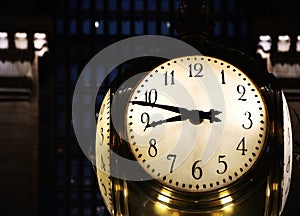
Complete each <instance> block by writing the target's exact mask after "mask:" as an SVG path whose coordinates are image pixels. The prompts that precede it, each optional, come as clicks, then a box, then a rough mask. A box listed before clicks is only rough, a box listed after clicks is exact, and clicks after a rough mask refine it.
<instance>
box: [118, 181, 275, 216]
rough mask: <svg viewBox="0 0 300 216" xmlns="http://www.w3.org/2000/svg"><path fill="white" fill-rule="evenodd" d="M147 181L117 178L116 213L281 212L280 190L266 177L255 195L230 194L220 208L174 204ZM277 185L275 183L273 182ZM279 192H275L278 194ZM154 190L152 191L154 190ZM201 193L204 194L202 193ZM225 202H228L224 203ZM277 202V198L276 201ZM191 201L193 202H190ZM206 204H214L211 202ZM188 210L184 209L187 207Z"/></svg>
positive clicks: (207, 215) (213, 215) (208, 215)
mask: <svg viewBox="0 0 300 216" xmlns="http://www.w3.org/2000/svg"><path fill="white" fill-rule="evenodd" d="M146 185H147V183H146V184H145V182H127V181H123V180H115V181H114V187H113V188H114V201H115V202H114V207H115V211H114V215H116V216H121V215H122V216H141V215H143V216H156V215H157V216H161V215H162V216H163V215H168V216H196V215H201V216H239V215H240V216H257V215H258V216H260V215H278V214H276V213H274V209H276V205H275V206H274V201H275V200H276V197H277V196H276V194H277V193H276V191H274V188H271V185H272V184H271V183H270V182H269V181H268V180H266V181H265V182H264V183H263V184H262V185H261V186H260V187H258V188H254V189H253V191H252V192H251V194H250V195H249V194H248V195H247V196H244V195H243V194H241V197H243V196H244V198H242V199H240V200H238V199H237V200H238V201H236V199H235V201H232V198H231V197H230V196H227V197H225V198H223V199H221V200H220V201H221V205H219V206H218V207H212V206H211V207H208V208H205V209H204V208H201V207H199V208H197V205H198V204H197V203H194V204H192V205H194V206H195V208H193V209H188V208H185V209H184V207H185V206H181V207H180V208H179V207H178V206H174V205H172V204H171V203H170V197H169V198H168V197H166V196H163V195H162V194H159V193H155V192H156V191H152V192H153V194H156V195H150V194H148V192H149V191H151V188H147V186H146ZM273 185H274V184H273ZM274 192H275V193H274ZM150 193H151V192H150ZM199 196H201V195H199ZM222 202H223V203H224V204H222ZM275 203H276V201H275ZM189 204H191V203H189ZM206 205H208V206H209V205H210V204H209V203H207V204H206ZM183 209H184V210H183Z"/></svg>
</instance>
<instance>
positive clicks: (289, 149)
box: [280, 93, 293, 213]
mask: <svg viewBox="0 0 300 216" xmlns="http://www.w3.org/2000/svg"><path fill="white" fill-rule="evenodd" d="M282 102H283V104H282V105H283V136H284V140H283V142H284V164H283V181H282V191H281V196H282V197H281V199H282V201H281V209H280V213H281V212H282V211H283V208H284V206H285V203H286V200H287V197H288V193H289V189H290V183H291V178H292V163H293V139H292V125H291V118H290V112H289V108H288V104H287V101H286V98H285V96H284V94H283V93H282Z"/></svg>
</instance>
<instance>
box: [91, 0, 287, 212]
mask: <svg viewBox="0 0 300 216" xmlns="http://www.w3.org/2000/svg"><path fill="white" fill-rule="evenodd" d="M195 5H196V6H195ZM199 11H200V15H199V14H198V12H199ZM195 19H197V20H201V21H202V22H193V21H194V20H195ZM177 26H179V27H178V28H177V30H179V32H178V33H179V36H180V37H181V39H182V40H183V41H184V42H186V43H188V44H189V45H191V46H193V47H194V48H195V49H197V50H199V52H201V54H202V55H200V54H199V55H192V54H191V55H187V56H178V57H175V58H172V59H168V60H163V61H162V60H161V59H160V60H159V61H154V60H153V59H152V60H149V59H146V58H143V59H137V64H134V63H132V62H131V63H130V65H131V66H130V67H129V69H128V71H129V73H124V76H123V77H122V76H119V77H116V79H115V80H114V82H113V84H112V85H111V86H110V90H109V93H107V95H106V96H105V99H104V102H102V105H101V108H100V112H99V116H98V125H97V139H96V154H97V155H96V161H97V168H98V172H97V176H98V181H99V187H100V191H101V194H103V199H104V201H105V203H106V205H107V206H108V209H109V211H110V213H111V214H113V215H130V216H135V215H137V216H140V215H149V216H153V215H183V216H192V215H205V216H208V215H225V216H227V215H278V214H280V212H282V210H283V206H284V202H285V200H286V197H287V193H288V187H289V181H290V172H287V170H289V169H290V168H291V163H290V162H291V159H290V160H289V159H288V157H286V155H291V149H290V146H288V147H286V146H287V145H288V143H290V142H291V136H290V135H291V130H290V120H289V117H288V109H287V107H286V104H284V103H283V101H284V99H283V98H284V96H283V95H282V92H281V89H280V87H279V85H278V84H277V81H276V79H275V78H274V76H273V75H271V74H270V73H268V72H267V70H266V68H264V67H262V65H260V64H259V63H258V62H257V61H255V60H254V59H253V58H251V57H249V56H248V55H245V54H244V53H242V52H240V51H236V50H232V49H229V48H226V47H224V46H221V45H218V44H215V43H213V42H211V41H209V40H208V38H207V37H208V36H209V34H210V33H211V32H212V20H210V17H209V12H208V10H207V2H206V1H192V0H190V1H188V0H187V1H183V2H182V4H181V7H180V8H179V14H177ZM156 51H157V50H156ZM137 65H138V66H137ZM146 65H147V67H146ZM144 71H146V73H143V72H144ZM288 137H290V138H288ZM129 161H130V162H129ZM127 163H128V164H130V166H127V167H126V165H124V164H127ZM131 165H132V166H131ZM133 174H135V175H134V176H135V178H132V179H131V178H130V177H132V176H133ZM136 176H138V177H136Z"/></svg>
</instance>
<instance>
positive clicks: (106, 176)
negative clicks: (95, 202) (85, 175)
mask: <svg viewBox="0 0 300 216" xmlns="http://www.w3.org/2000/svg"><path fill="white" fill-rule="evenodd" d="M95 145H96V167H97V177H98V184H99V188H100V192H101V195H102V198H103V200H104V202H105V205H106V206H107V208H108V211H109V212H110V213H111V214H113V205H112V181H111V176H110V91H108V92H107V93H106V95H105V97H104V99H103V102H102V104H101V107H100V111H99V114H98V122H97V132H96V144H95Z"/></svg>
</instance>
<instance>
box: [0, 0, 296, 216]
mask: <svg viewBox="0 0 300 216" xmlns="http://www.w3.org/2000/svg"><path fill="white" fill-rule="evenodd" d="M294 2H296V1H292V0H285V1H279V0H211V1H210V4H211V8H212V11H213V15H214V18H215V31H214V36H215V40H216V41H218V42H221V43H224V44H225V45H227V46H230V47H234V48H236V49H240V50H242V51H245V52H247V53H248V54H250V55H252V56H254V55H255V50H256V46H257V39H258V35H260V34H266V33H269V32H270V33H284V34H290V35H297V34H298V33H300V25H299V23H300V18H299V15H298V14H300V13H299V11H300V7H299V6H298V5H296V4H295V3H294ZM179 3H180V1H179V0H107V1H106V0H60V1H58V0H43V1H38V0H27V1H24V0H1V2H0V31H9V32H16V31H28V30H30V31H42V32H46V33H47V36H48V41H49V49H50V52H49V53H48V54H46V56H44V57H43V58H41V59H40V65H39V69H40V71H39V76H40V77H39V79H40V80H39V85H40V86H39V90H40V97H39V108H40V113H39V128H40V133H39V162H38V166H39V179H38V181H39V197H38V200H39V215H42V216H54V215H55V216H61V215H72V216H73V215H74V216H75V215H86V216H88V215H106V210H105V207H104V204H103V201H102V200H101V196H100V194H99V190H98V185H97V180H96V177H95V174H94V172H93V169H92V167H91V164H90V163H89V161H88V160H87V159H86V158H85V156H84V155H83V154H82V152H81V149H80V148H79V145H78V144H77V141H76V139H75V136H74V132H73V128H72V122H71V121H72V119H71V103H72V93H73V90H74V86H75V84H76V81H77V78H78V76H79V74H80V72H81V71H82V69H83V67H84V66H85V65H86V64H87V62H88V61H89V60H90V59H91V57H93V56H94V55H95V54H96V53H97V52H99V51H100V50H101V49H103V48H104V47H106V46H108V45H109V44H112V43H113V42H116V41H118V40H120V39H124V38H127V37H130V36H135V35H143V34H159V35H170V36H176V33H175V31H174V15H175V11H176V9H177V8H178V5H179ZM95 22H98V23H99V27H97V28H96V27H95ZM299 60H300V59H299ZM118 72H120V71H115V73H118ZM100 79H101V76H99V77H91V78H90V79H89V80H86V84H87V85H88V84H89V83H90V82H93V81H95V82H97V80H100ZM294 83H295V82H294ZM298 84H299V82H297V83H296V84H295V87H296V88H297V86H299V85H298ZM284 85H285V86H288V85H289V84H288V82H284ZM104 93H105V90H104V89H100V96H99V101H100V100H101V97H102V96H101V94H104ZM84 100H85V102H89V100H90V98H89V97H88V96H87V97H86V98H84ZM99 101H98V102H99ZM296 172H297V173H296ZM293 177H294V180H293V182H292V189H291V194H290V196H289V200H288V204H287V206H286V211H285V215H287V216H293V215H297V204H298V205H299V204H300V198H299V193H300V190H299V186H298V185H299V184H300V182H299V181H300V177H299V163H298V162H297V161H296V160H295V161H294V174H293ZM297 191H298V192H297ZM0 194H1V192H0ZM1 199H5V197H1ZM16 206H17V204H16ZM0 212H1V211H0ZM0 214H1V213H0Z"/></svg>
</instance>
